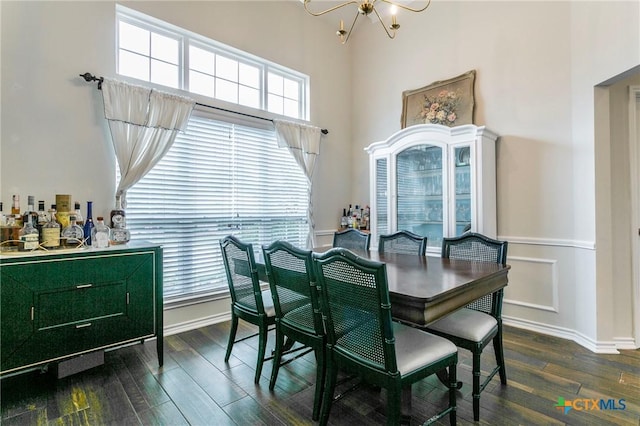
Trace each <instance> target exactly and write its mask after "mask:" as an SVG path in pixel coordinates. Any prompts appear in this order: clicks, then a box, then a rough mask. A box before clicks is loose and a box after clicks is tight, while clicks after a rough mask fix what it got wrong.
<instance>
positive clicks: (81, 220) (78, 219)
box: [73, 201, 84, 228]
mask: <svg viewBox="0 0 640 426" xmlns="http://www.w3.org/2000/svg"><path fill="white" fill-rule="evenodd" d="M73 208H74V209H75V213H74V214H75V215H76V224H77V225H78V226H80V227H81V228H82V227H83V226H84V217H82V212H81V211H80V203H79V202H78V201H76V202H75V203H74V207H73Z"/></svg>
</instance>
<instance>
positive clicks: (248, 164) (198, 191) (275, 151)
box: [127, 107, 309, 301]
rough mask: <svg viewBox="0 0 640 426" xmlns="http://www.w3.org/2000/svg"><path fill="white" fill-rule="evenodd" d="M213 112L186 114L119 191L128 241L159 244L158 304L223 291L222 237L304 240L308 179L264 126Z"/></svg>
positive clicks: (298, 242) (259, 242)
mask: <svg viewBox="0 0 640 426" xmlns="http://www.w3.org/2000/svg"><path fill="white" fill-rule="evenodd" d="M205 108H206V107H205ZM221 114H222V113H215V114H214V113H211V112H209V111H205V110H204V109H197V110H196V111H194V112H193V114H192V116H191V119H190V121H189V126H188V128H187V130H186V132H185V133H181V134H179V135H178V137H177V138H176V141H175V142H174V144H173V146H172V147H171V149H170V150H169V152H168V153H167V154H166V156H165V157H164V158H163V159H162V160H161V161H160V162H159V163H158V165H156V167H154V168H153V170H151V171H150V172H149V173H148V174H147V175H146V176H145V177H144V178H143V179H142V180H140V182H138V183H137V184H136V185H134V187H133V188H131V189H130V190H129V191H128V192H127V224H128V227H129V228H130V230H131V234H132V238H133V239H140V240H147V241H153V242H157V243H160V244H162V245H163V248H164V297H165V301H170V300H177V299H181V298H188V297H193V296H197V295H204V294H211V293H213V292H216V291H226V290H227V281H226V275H225V271H224V265H223V261H222V257H221V252H220V247H219V242H218V241H219V240H220V238H222V237H224V236H226V235H229V234H234V235H236V236H237V237H238V238H240V239H242V240H243V241H246V242H251V243H253V244H254V250H256V251H259V250H261V245H262V244H268V243H271V242H273V241H275V240H276V239H284V240H286V241H289V242H290V243H292V244H294V245H296V246H298V247H305V245H306V239H307V234H308V229H309V228H308V225H307V216H306V215H307V207H308V202H309V196H308V183H307V179H306V177H305V176H304V174H303V173H302V171H301V170H300V168H299V166H298V165H297V164H296V162H295V160H294V159H293V157H292V156H291V154H290V153H289V151H288V150H287V149H286V148H279V147H278V146H277V142H276V136H275V131H274V130H273V129H272V126H271V125H270V124H268V123H266V122H265V121H264V120H252V119H249V118H247V119H243V120H242V121H240V119H239V118H237V117H231V116H223V115H221ZM265 124H267V126H265Z"/></svg>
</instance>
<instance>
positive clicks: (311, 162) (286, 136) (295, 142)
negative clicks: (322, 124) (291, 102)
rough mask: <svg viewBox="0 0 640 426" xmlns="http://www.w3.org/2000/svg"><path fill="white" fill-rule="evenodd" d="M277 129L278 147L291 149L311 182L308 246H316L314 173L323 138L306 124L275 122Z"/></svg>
mask: <svg viewBox="0 0 640 426" xmlns="http://www.w3.org/2000/svg"><path fill="white" fill-rule="evenodd" d="M273 123H274V124H275V127H276V135H277V139H278V146H280V147H285V146H286V147H287V148H289V152H291V154H292V155H293V157H294V158H295V159H296V162H297V163H298V165H299V166H300V168H301V169H302V171H303V172H304V174H305V176H306V177H307V180H308V181H309V207H308V209H307V220H308V223H309V235H308V236H307V246H308V247H309V248H313V247H315V246H316V237H315V232H314V230H315V227H316V226H315V223H314V221H313V180H312V178H313V171H314V169H315V166H316V158H317V157H318V154H319V153H320V138H321V136H322V134H321V130H320V128H319V127H314V126H309V125H306V124H300V123H293V122H290V121H284V120H273Z"/></svg>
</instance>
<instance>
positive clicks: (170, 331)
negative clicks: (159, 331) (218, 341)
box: [163, 312, 231, 336]
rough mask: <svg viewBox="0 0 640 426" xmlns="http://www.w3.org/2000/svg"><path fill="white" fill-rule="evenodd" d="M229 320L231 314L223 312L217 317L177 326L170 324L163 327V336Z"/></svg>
mask: <svg viewBox="0 0 640 426" xmlns="http://www.w3.org/2000/svg"><path fill="white" fill-rule="evenodd" d="M230 320H231V312H225V313H222V314H218V315H211V316H208V317H202V318H198V319H195V320H192V321H184V322H181V323H178V324H171V325H169V326H166V327H164V329H163V332H164V335H165V336H171V335H172V334H178V333H183V332H185V331H189V330H195V329H196V328H200V327H206V326H208V325H213V324H218V323H219V322H224V321H230Z"/></svg>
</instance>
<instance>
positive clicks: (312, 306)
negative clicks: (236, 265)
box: [262, 241, 326, 420]
mask: <svg viewBox="0 0 640 426" xmlns="http://www.w3.org/2000/svg"><path fill="white" fill-rule="evenodd" d="M262 251H263V254H264V262H265V268H266V271H267V277H268V279H269V286H270V288H271V294H272V295H273V304H274V307H275V311H276V348H275V355H274V358H273V370H272V371H271V382H270V383H269V389H271V390H273V389H274V387H275V384H276V380H277V378H278V371H279V370H280V367H281V366H282V365H284V363H283V361H282V354H283V352H284V347H285V337H286V338H287V339H290V342H298V343H300V344H302V345H304V346H303V347H309V348H312V349H313V351H314V352H315V356H316V388H315V396H314V399H313V420H318V418H319V416H320V406H321V403H322V393H323V390H324V377H325V346H326V345H325V333H324V326H323V322H322V315H321V313H320V306H319V301H318V299H319V296H318V290H317V289H316V281H315V278H314V270H313V259H312V256H311V251H309V250H301V249H299V248H297V247H294V246H293V245H291V244H289V243H287V242H285V241H276V242H274V243H272V244H270V245H268V246H263V247H262ZM298 357H299V356H298ZM298 357H295V358H291V359H290V360H294V359H296V358H298ZM286 362H287V361H285V363H286Z"/></svg>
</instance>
